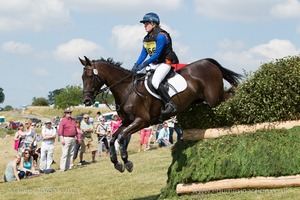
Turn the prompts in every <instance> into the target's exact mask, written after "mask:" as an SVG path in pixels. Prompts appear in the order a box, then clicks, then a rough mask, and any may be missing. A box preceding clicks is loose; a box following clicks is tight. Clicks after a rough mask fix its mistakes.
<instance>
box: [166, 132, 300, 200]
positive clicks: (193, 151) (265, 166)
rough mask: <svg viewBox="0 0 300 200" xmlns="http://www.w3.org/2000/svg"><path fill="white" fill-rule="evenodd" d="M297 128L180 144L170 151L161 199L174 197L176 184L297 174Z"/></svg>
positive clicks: (299, 168)
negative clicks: (165, 184)
mask: <svg viewBox="0 0 300 200" xmlns="http://www.w3.org/2000/svg"><path fill="white" fill-rule="evenodd" d="M299 132H300V127H294V128H293V129H290V130H285V129H282V130H272V131H269V132H257V133H252V134H246V135H228V136H223V137H220V138H216V139H207V140H201V141H199V142H185V141H180V142H177V143H176V144H175V146H174V147H173V149H172V157H173V161H172V164H171V166H170V167H169V170H168V177H169V179H168V182H167V187H166V188H165V189H164V190H163V192H162V196H161V197H162V198H166V197H170V196H174V195H176V185H177V184H178V183H192V182H208V181H213V180H220V179H229V178H246V177H255V176H284V175H294V174H299V173H300V148H299V146H300V134H299Z"/></svg>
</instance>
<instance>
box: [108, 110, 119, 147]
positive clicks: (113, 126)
mask: <svg viewBox="0 0 300 200" xmlns="http://www.w3.org/2000/svg"><path fill="white" fill-rule="evenodd" d="M121 123H122V119H121V118H120V117H119V116H118V115H117V114H113V116H112V121H111V122H110V134H111V136H112V135H113V134H114V133H115V132H116V131H117V130H118V128H119V127H120V125H121ZM115 148H116V151H117V152H118V151H119V148H120V146H119V142H118V140H116V141H115Z"/></svg>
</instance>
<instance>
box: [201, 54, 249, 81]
mask: <svg viewBox="0 0 300 200" xmlns="http://www.w3.org/2000/svg"><path fill="white" fill-rule="evenodd" d="M205 60H208V61H210V62H212V63H213V64H215V65H216V66H218V68H219V69H220V70H221V73H222V76H223V78H224V79H225V80H226V81H228V83H230V84H231V85H232V86H237V85H238V84H239V83H240V79H241V78H242V77H243V75H241V74H238V73H236V72H234V71H231V70H229V69H226V68H224V67H222V65H221V64H220V63H218V61H216V60H215V59H212V58H206V59H205Z"/></svg>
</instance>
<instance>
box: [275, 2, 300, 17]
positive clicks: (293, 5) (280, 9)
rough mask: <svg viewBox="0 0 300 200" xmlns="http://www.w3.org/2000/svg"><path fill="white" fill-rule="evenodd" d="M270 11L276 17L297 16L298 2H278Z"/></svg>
mask: <svg viewBox="0 0 300 200" xmlns="http://www.w3.org/2000/svg"><path fill="white" fill-rule="evenodd" d="M270 13H271V15H272V16H274V17H277V18H299V17H300V2H299V1H297V0H287V1H285V2H282V3H278V4H276V5H275V6H274V7H273V8H272V9H271V11H270Z"/></svg>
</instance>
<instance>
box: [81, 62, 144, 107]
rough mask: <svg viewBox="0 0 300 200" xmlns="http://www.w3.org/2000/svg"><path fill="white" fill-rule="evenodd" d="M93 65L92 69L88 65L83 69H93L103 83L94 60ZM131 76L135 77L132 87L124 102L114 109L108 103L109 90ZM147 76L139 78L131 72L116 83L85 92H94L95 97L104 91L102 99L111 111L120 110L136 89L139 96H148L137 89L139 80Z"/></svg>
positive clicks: (95, 75)
mask: <svg viewBox="0 0 300 200" xmlns="http://www.w3.org/2000/svg"><path fill="white" fill-rule="evenodd" d="M92 66H93V68H92V69H90V68H86V67H85V68H83V69H84V70H93V75H94V76H93V77H96V80H97V81H98V82H99V83H101V82H102V81H101V79H100V77H99V76H100V75H99V74H98V70H97V68H96V66H95V63H94V62H93V65H92ZM130 76H133V79H132V87H131V88H130V90H129V91H128V92H127V94H126V96H125V98H123V100H122V102H121V103H120V105H116V109H115V110H114V109H112V108H111V106H110V105H109V104H108V102H107V101H106V99H107V96H108V93H109V90H110V89H111V88H112V87H114V86H116V85H118V84H120V83H121V82H122V81H124V80H125V79H127V78H129V77H130ZM145 77H146V75H145V76H142V77H141V78H137V73H130V74H129V75H127V76H126V77H124V78H122V79H120V80H119V81H118V82H116V83H114V84H112V85H110V86H106V87H104V88H100V89H99V90H97V91H84V93H86V92H94V97H96V96H97V95H98V94H100V93H102V95H101V99H102V100H103V102H104V103H105V105H106V106H107V107H108V108H109V109H110V110H111V111H119V110H120V108H121V107H122V106H123V105H124V104H125V102H126V101H127V100H128V98H129V95H130V94H131V93H132V92H133V91H135V92H136V93H137V94H138V95H139V96H141V97H144V98H147V97H146V96H145V95H144V94H142V93H140V92H139V91H138V89H137V84H136V83H137V81H138V80H142V79H144V78H145ZM93 81H95V79H94V80H93Z"/></svg>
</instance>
